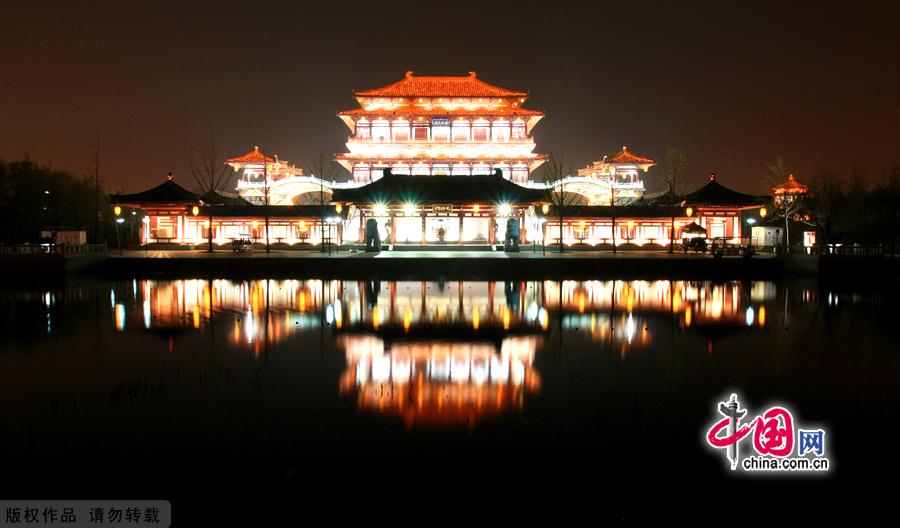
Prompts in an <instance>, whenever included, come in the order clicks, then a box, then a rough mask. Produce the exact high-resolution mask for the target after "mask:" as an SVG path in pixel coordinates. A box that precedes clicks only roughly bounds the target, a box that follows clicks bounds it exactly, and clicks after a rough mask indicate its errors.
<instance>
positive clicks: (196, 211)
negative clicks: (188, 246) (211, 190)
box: [182, 205, 200, 240]
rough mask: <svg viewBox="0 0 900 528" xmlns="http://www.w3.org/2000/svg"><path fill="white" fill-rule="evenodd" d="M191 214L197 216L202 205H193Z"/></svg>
mask: <svg viewBox="0 0 900 528" xmlns="http://www.w3.org/2000/svg"><path fill="white" fill-rule="evenodd" d="M191 214H192V215H193V216H194V218H197V215H199V214H200V206H199V205H195V206H193V207H191ZM185 227H187V226H185ZM182 240H183V239H182Z"/></svg>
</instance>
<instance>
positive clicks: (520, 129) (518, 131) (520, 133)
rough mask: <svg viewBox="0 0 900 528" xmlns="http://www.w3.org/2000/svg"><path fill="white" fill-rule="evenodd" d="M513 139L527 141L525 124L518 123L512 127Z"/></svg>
mask: <svg viewBox="0 0 900 528" xmlns="http://www.w3.org/2000/svg"><path fill="white" fill-rule="evenodd" d="M512 138H513V139H525V123H521V122H516V123H513V126H512Z"/></svg>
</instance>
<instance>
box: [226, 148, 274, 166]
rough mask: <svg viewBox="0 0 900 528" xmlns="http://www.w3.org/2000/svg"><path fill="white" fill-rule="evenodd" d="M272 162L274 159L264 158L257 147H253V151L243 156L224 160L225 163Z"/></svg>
mask: <svg viewBox="0 0 900 528" xmlns="http://www.w3.org/2000/svg"><path fill="white" fill-rule="evenodd" d="M267 161H268V162H274V161H275V158H273V157H272V156H266V155H265V154H264V153H263V152H262V151H261V150H259V147H253V150H251V151H250V152H248V153H246V154H244V155H243V156H236V157H234V158H228V159H227V160H225V163H263V162H267Z"/></svg>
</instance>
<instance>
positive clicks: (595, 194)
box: [566, 147, 656, 205]
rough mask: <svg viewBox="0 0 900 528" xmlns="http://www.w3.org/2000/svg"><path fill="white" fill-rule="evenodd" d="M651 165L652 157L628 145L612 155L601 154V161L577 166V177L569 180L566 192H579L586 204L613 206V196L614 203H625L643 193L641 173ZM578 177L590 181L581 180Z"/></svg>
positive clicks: (652, 164)
mask: <svg viewBox="0 0 900 528" xmlns="http://www.w3.org/2000/svg"><path fill="white" fill-rule="evenodd" d="M654 165H656V162H655V161H654V160H652V159H650V158H645V157H643V156H638V155H636V154H634V153H632V152H630V151H629V150H628V147H622V151H621V152H619V153H618V154H616V155H615V156H612V157H607V156H603V159H602V160H600V161H595V162H594V163H592V164H591V165H588V166H587V167H585V168H583V169H579V170H578V176H579V178H573V180H572V181H571V182H569V184H568V185H567V186H566V192H569V193H572V192H575V193H578V194H581V195H582V196H584V197H585V198H586V200H587V204H588V205H612V201H613V199H615V201H616V205H624V204H628V203H631V202H633V201H635V200H638V199H640V198H642V197H643V196H644V182H643V180H642V179H641V175H642V174H643V173H645V172H647V171H649V170H650V167H653V166H654ZM581 178H588V179H590V180H593V181H588V182H582V181H580V179H581ZM596 183H599V185H596ZM591 184H595V185H591Z"/></svg>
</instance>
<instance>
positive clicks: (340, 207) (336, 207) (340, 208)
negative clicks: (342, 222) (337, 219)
mask: <svg viewBox="0 0 900 528" xmlns="http://www.w3.org/2000/svg"><path fill="white" fill-rule="evenodd" d="M343 210H344V206H343V205H341V204H336V205H335V206H334V212H336V213H337V214H341V211H343Z"/></svg>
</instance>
